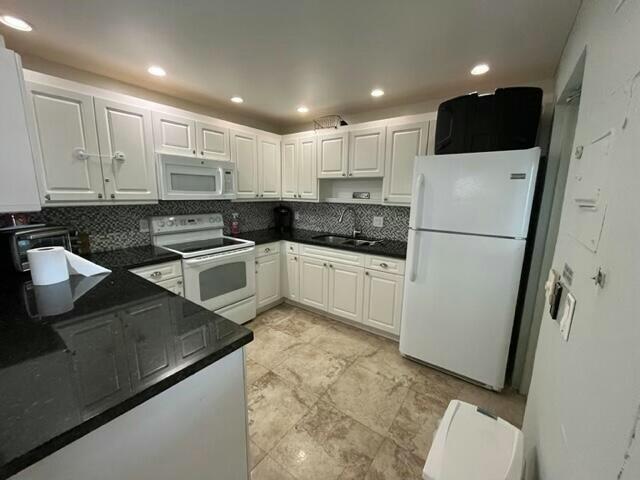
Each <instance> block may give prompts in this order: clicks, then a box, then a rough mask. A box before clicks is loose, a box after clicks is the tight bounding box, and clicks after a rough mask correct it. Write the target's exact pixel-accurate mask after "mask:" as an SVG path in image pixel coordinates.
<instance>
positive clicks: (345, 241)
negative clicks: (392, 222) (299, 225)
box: [312, 235, 382, 247]
mask: <svg viewBox="0 0 640 480" xmlns="http://www.w3.org/2000/svg"><path fill="white" fill-rule="evenodd" d="M312 238H313V239H314V240H318V241H320V242H324V243H327V244H329V245H349V246H351V247H368V246H371V245H376V244H378V243H381V242H382V240H365V239H358V238H350V237H342V236H340V235H318V236H316V237H312Z"/></svg>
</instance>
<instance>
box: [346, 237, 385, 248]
mask: <svg viewBox="0 0 640 480" xmlns="http://www.w3.org/2000/svg"><path fill="white" fill-rule="evenodd" d="M376 243H380V240H358V239H355V238H351V239H349V240H347V241H345V242H342V243H341V245H351V246H353V247H369V246H371V245H375V244H376Z"/></svg>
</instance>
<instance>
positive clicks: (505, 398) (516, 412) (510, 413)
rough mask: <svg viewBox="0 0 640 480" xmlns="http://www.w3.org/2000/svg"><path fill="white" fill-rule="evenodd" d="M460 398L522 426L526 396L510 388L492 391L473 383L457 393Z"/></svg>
mask: <svg viewBox="0 0 640 480" xmlns="http://www.w3.org/2000/svg"><path fill="white" fill-rule="evenodd" d="M458 397H459V398H460V400H463V401H465V402H469V403H472V404H474V405H477V406H479V407H482V408H484V409H485V410H488V411H489V412H491V413H493V414H494V415H497V416H498V417H501V418H503V419H505V420H506V421H507V422H509V423H511V424H512V425H515V426H516V427H518V428H522V419H523V417H524V408H525V404H526V397H524V396H523V395H520V394H518V393H517V392H515V391H513V390H511V389H505V390H503V391H502V392H500V393H498V392H492V391H490V390H486V389H484V388H481V387H477V386H475V385H471V384H469V385H466V386H465V387H464V388H463V389H462V391H461V392H460V394H459V395H458Z"/></svg>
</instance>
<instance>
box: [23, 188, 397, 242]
mask: <svg viewBox="0 0 640 480" xmlns="http://www.w3.org/2000/svg"><path fill="white" fill-rule="evenodd" d="M281 204H286V205H288V206H290V207H291V208H292V209H293V210H294V212H296V213H297V216H298V219H297V220H295V221H294V226H295V227H296V228H301V229H305V230H314V231H319V232H331V233H337V234H345V235H349V234H351V231H352V230H353V215H352V213H351V212H347V213H346V214H345V217H344V221H343V223H339V222H338V217H339V216H340V212H341V211H342V210H343V209H344V208H346V207H348V206H350V207H352V208H354V210H355V211H356V214H357V217H358V228H359V229H360V230H362V235H363V236H366V237H373V238H386V239H392V240H406V239H407V229H408V226H409V208H407V207H387V206H380V205H342V204H333V203H304V202H279V201H276V202H249V203H243V202H229V201H207V200H202V201H171V202H162V201H161V202H160V203H158V204H156V205H116V206H111V205H109V206H90V207H89V206H87V207H56V208H44V209H43V210H42V212H39V213H37V214H32V221H34V222H46V223H51V224H57V225H67V226H70V227H73V228H75V229H77V230H78V231H80V232H86V233H88V234H89V239H90V242H91V250H92V251H94V252H101V251H106V250H115V249H118V248H127V247H136V246H141V245H148V244H149V243H150V242H151V239H150V238H149V234H148V233H147V232H141V231H140V230H141V225H140V222H141V220H144V219H146V218H148V217H151V216H155V215H184V214H190V213H209V212H217V213H221V214H222V216H223V218H224V223H225V233H229V223H230V222H231V214H232V213H234V212H237V213H238V214H239V219H240V230H241V231H243V232H247V231H251V230H263V229H267V228H270V227H272V226H273V208H274V207H276V206H277V205H281ZM374 216H381V217H383V218H384V226H383V227H381V228H377V227H374V226H373V217H374Z"/></svg>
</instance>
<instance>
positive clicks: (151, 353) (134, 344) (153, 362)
mask: <svg viewBox="0 0 640 480" xmlns="http://www.w3.org/2000/svg"><path fill="white" fill-rule="evenodd" d="M122 320H123V323H124V327H125V345H126V348H127V357H128V359H129V370H130V371H131V383H132V384H133V387H134V389H136V390H137V389H141V388H145V387H146V386H148V385H151V384H154V383H156V381H157V380H158V379H159V378H162V377H163V376H165V375H168V374H169V373H170V372H171V369H172V368H173V367H174V365H175V350H174V339H173V337H172V335H171V317H170V315H169V305H168V299H167V298H166V297H163V298H162V299H156V300H153V301H151V302H146V303H143V304H141V305H136V306H134V307H131V308H129V309H128V310H127V311H126V312H124V313H122Z"/></svg>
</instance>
